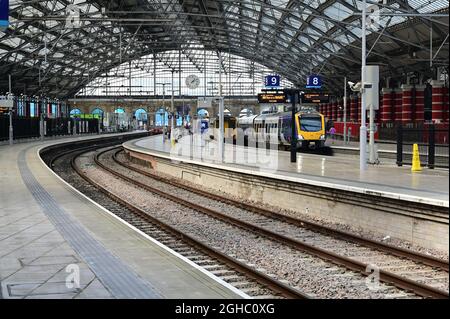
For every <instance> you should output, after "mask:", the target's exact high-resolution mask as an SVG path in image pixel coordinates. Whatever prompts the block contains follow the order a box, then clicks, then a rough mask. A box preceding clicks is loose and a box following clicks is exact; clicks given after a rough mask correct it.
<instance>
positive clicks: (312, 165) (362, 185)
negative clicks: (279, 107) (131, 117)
mask: <svg viewBox="0 0 450 319" xmlns="http://www.w3.org/2000/svg"><path fill="white" fill-rule="evenodd" d="M191 144H192V145H194V147H193V148H192V149H193V150H192V151H190V150H189V149H190V145H191ZM124 146H125V147H126V148H128V149H129V150H132V151H136V152H143V153H145V154H149V155H157V156H161V157H166V158H168V159H176V160H181V161H183V162H187V163H195V164H200V165H205V166H209V167H212V168H220V169H224V170H229V171H233V172H242V173H247V174H253V175H256V176H262V177H270V178H274V179H278V180H280V179H281V180H286V181H293V182H299V183H303V184H310V185H314V186H321V187H328V188H332V189H339V190H347V191H351V192H355V193H363V194H372V195H377V196H380V197H386V198H390V199H400V200H405V201H409V202H417V203H425V204H430V205H434V206H440V207H448V206H449V171H448V170H444V169H433V170H431V169H427V168H423V170H422V171H421V172H415V173H412V172H411V168H410V167H409V166H403V167H398V166H396V165H395V164H393V163H389V162H387V163H381V164H379V165H373V166H368V168H367V170H366V171H364V172H360V169H359V157H357V156H350V155H343V154H341V155H335V156H327V155H316V154H303V153H298V154H297V156H298V158H297V163H291V162H290V153H289V152H286V151H278V150H270V151H266V150H262V149H260V150H258V149H255V148H251V147H243V146H236V145H231V144H226V145H225V150H224V158H223V161H220V160H219V157H218V156H217V153H218V152H217V145H216V144H215V142H214V141H211V142H207V141H200V140H199V141H197V143H196V141H190V140H187V138H183V140H182V141H180V143H177V144H175V146H171V144H170V141H168V140H167V139H166V140H165V141H163V137H162V136H161V135H159V136H152V137H148V138H143V139H140V140H137V141H130V142H127V143H125V144H124Z"/></svg>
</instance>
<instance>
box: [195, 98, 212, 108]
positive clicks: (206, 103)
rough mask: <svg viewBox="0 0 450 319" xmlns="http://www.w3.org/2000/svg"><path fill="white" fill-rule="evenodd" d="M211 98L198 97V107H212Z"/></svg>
mask: <svg viewBox="0 0 450 319" xmlns="http://www.w3.org/2000/svg"><path fill="white" fill-rule="evenodd" d="M212 102H213V99H212V98H210V97H199V98H198V101H197V108H198V109H209V108H212Z"/></svg>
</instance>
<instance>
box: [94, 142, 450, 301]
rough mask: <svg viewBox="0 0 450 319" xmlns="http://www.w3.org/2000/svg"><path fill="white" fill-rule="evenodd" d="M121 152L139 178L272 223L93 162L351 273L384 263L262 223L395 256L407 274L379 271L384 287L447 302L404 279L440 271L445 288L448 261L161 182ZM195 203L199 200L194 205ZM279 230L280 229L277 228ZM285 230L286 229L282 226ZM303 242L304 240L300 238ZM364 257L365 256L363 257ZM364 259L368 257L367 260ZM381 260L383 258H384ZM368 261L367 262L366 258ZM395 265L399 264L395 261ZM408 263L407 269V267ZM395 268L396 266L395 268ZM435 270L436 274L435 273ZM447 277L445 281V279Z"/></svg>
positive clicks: (433, 290)
mask: <svg viewBox="0 0 450 319" xmlns="http://www.w3.org/2000/svg"><path fill="white" fill-rule="evenodd" d="M119 152H120V150H117V151H115V153H114V154H113V156H112V157H113V159H114V161H115V163H116V164H119V165H122V166H123V167H125V168H127V169H129V170H131V171H134V172H137V173H139V174H141V175H145V176H147V177H150V178H153V179H155V180H158V181H159V182H164V183H167V184H170V185H171V186H174V187H178V188H180V189H183V190H186V191H189V192H192V193H195V194H197V195H200V196H203V197H206V198H209V199H214V200H217V201H220V202H222V203H227V204H229V205H233V206H235V207H239V208H243V209H246V210H247V212H252V213H257V214H258V215H259V216H264V217H269V218H271V220H268V219H264V220H260V221H259V224H260V225H257V224H258V223H249V222H246V221H245V217H244V216H236V217H238V218H234V217H232V216H229V215H227V214H224V213H221V212H218V211H217V210H213V209H211V208H208V207H204V206H201V205H199V204H197V203H193V202H192V201H189V200H186V199H185V198H184V199H180V198H177V196H174V195H171V194H169V193H168V192H167V191H166V192H164V191H161V187H158V188H155V187H151V186H149V185H147V184H144V183H142V182H136V181H135V180H134V179H133V178H130V177H128V176H126V175H124V174H120V173H118V172H117V171H115V170H114V169H112V168H111V167H106V166H105V165H103V164H102V163H101V162H100V161H99V157H100V155H102V154H103V153H105V152H103V153H102V154H98V155H97V156H96V158H95V160H96V163H97V165H99V166H100V167H102V168H103V169H105V170H107V171H109V172H110V173H111V174H114V175H116V176H117V177H119V178H122V179H124V180H127V181H128V182H130V183H134V184H136V185H138V186H139V187H141V188H144V189H147V190H148V191H150V192H153V193H155V194H158V195H159V196H163V197H165V198H168V199H170V200H172V201H176V202H178V203H179V204H181V205H184V206H186V207H189V208H191V209H194V210H198V211H202V212H203V213H205V214H208V215H210V216H213V217H214V218H217V219H220V220H222V221H225V222H227V223H230V224H232V225H234V226H237V227H241V228H244V229H246V230H249V231H252V232H255V233H258V234H261V235H262V236H266V237H268V238H271V239H272V240H276V241H278V242H281V243H284V244H287V245H289V246H291V247H293V248H296V249H299V250H303V251H307V252H309V253H311V254H313V255H315V256H318V257H320V258H323V259H325V260H329V261H332V262H334V263H336V264H338V265H340V266H344V267H346V268H348V269H351V270H354V271H358V272H360V273H362V274H364V275H370V274H371V265H373V264H377V263H378V264H383V262H382V261H381V262H380V260H379V259H378V261H375V262H371V263H364V262H361V261H359V260H357V259H355V258H348V257H347V256H342V255H340V254H336V253H334V252H332V251H330V250H327V249H323V248H321V247H317V246H314V245H312V244H308V243H307V242H305V241H302V240H298V239H297V238H291V237H288V236H286V235H284V234H280V233H278V232H275V231H272V230H270V229H267V228H266V227H261V225H264V224H265V223H268V222H269V223H274V221H276V222H278V223H279V222H282V223H284V224H289V225H290V226H293V225H294V226H296V227H297V228H303V229H305V228H307V229H313V230H314V231H315V232H316V233H320V234H324V233H325V234H326V235H328V236H329V237H330V236H334V237H337V238H340V239H344V240H347V241H350V242H352V243H353V244H357V245H359V246H363V248H371V249H373V250H377V251H379V252H382V253H383V254H388V255H389V256H396V257H398V258H401V260H400V261H402V263H403V264H406V266H401V267H403V268H406V270H404V271H400V275H399V274H397V273H393V272H390V271H386V270H384V269H380V270H379V273H380V280H381V281H384V282H386V283H391V284H394V285H395V286H397V287H399V288H401V289H405V290H411V291H414V293H416V294H418V295H421V296H424V297H432V298H448V292H447V291H444V290H442V289H437V288H435V287H432V286H430V285H427V284H424V283H421V282H418V281H416V280H412V279H409V278H408V277H407V275H408V273H410V277H417V276H418V274H422V275H423V273H424V271H425V272H428V273H429V275H430V274H432V275H431V276H429V277H431V279H430V278H422V281H433V278H435V277H436V274H435V272H436V271H440V272H441V277H443V278H444V280H443V281H444V284H445V283H447V286H446V287H448V262H447V261H443V260H439V259H436V258H432V257H430V256H427V255H423V254H419V253H416V252H412V251H408V250H405V249H400V248H397V247H393V246H390V245H386V244H384V243H379V242H376V241H372V240H368V239H364V238H361V237H359V236H355V235H353V234H350V233H346V232H342V231H337V230H334V229H331V228H327V227H323V226H320V225H317V224H313V223H308V222H306V221H300V220H298V219H295V218H292V217H288V216H285V215H281V214H275V213H273V212H270V211H267V210H264V209H262V208H260V207H255V206H251V205H248V204H244V203H242V202H237V201H234V200H232V199H229V198H225V197H222V196H218V195H215V194H211V193H208V192H205V191H202V190H198V189H195V188H192V187H188V186H186V185H184V184H181V183H178V182H176V181H174V180H173V179H167V178H163V177H161V176H158V175H155V174H152V173H150V172H148V171H143V170H141V169H138V168H136V167H134V166H132V165H129V164H125V163H123V162H120V161H119V160H118V159H117V155H118V153H119ZM189 196H190V197H192V195H189ZM196 202H198V200H197V201H196ZM278 226H280V225H278ZM284 226H285V225H284ZM278 229H280V227H278ZM303 239H304V238H303ZM328 244H329V246H330V245H335V244H336V242H333V243H330V242H328ZM359 254H363V255H364V253H361V251H359ZM366 255H367V254H366ZM366 257H367V256H366ZM383 258H384V257H383ZM366 259H369V258H366ZM397 262H398V261H397ZM408 262H409V265H408ZM390 263H391V264H392V263H393V262H392V261H390ZM384 264H386V262H384ZM424 266H427V267H428V269H424ZM394 267H397V266H394ZM436 269H437V270H436ZM442 273H445V274H444V276H442ZM445 277H446V278H445Z"/></svg>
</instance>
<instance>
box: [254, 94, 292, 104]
mask: <svg viewBox="0 0 450 319" xmlns="http://www.w3.org/2000/svg"><path fill="white" fill-rule="evenodd" d="M258 102H259V103H286V102H287V98H286V94H284V93H260V94H258Z"/></svg>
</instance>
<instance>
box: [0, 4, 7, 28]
mask: <svg viewBox="0 0 450 319" xmlns="http://www.w3.org/2000/svg"><path fill="white" fill-rule="evenodd" d="M8 26H9V0H0V31H2V30H6V28H8Z"/></svg>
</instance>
